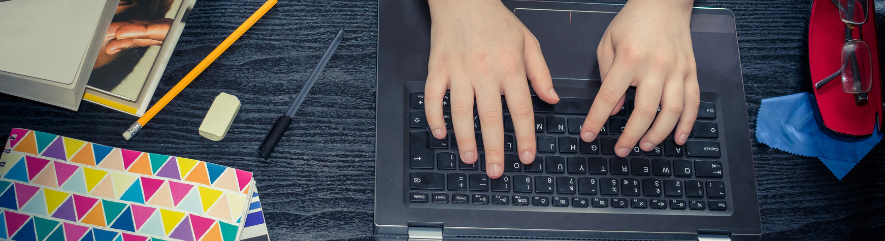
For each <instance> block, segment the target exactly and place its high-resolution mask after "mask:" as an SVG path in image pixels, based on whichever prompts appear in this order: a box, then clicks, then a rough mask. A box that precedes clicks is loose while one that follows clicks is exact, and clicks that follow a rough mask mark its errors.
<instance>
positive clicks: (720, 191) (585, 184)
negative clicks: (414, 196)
mask: <svg viewBox="0 0 885 241" xmlns="http://www.w3.org/2000/svg"><path fill="white" fill-rule="evenodd" d="M409 188H410V189H412V190H449V191H468V190H469V191H474V192H488V191H492V192H510V191H513V192H514V193H554V192H555V193H558V194H582V195H597V194H600V195H622V196H639V195H642V196H661V195H664V196H667V197H682V196H686V197H704V196H706V197H709V198H723V197H725V195H726V194H725V182H722V181H706V182H704V181H700V180H685V181H682V180H670V179H664V180H660V179H655V178H644V179H638V178H620V179H618V178H613V177H602V178H598V179H597V178H594V177H565V176H560V177H552V176H528V175H514V176H512V177H511V176H510V175H503V176H501V177H500V178H498V179H490V178H489V177H488V176H487V175H485V174H470V175H468V174H464V173H449V174H448V175H446V174H442V173H435V172H412V173H410V174H409Z"/></svg>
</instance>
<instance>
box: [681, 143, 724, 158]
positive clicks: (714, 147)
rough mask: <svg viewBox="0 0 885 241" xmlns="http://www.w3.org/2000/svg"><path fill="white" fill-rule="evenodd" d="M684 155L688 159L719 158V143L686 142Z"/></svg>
mask: <svg viewBox="0 0 885 241" xmlns="http://www.w3.org/2000/svg"><path fill="white" fill-rule="evenodd" d="M685 155H686V156H689V157H720V156H721V154H720V153H719V142H715V141H688V142H685Z"/></svg>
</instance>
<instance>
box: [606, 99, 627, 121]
mask: <svg viewBox="0 0 885 241" xmlns="http://www.w3.org/2000/svg"><path fill="white" fill-rule="evenodd" d="M626 99H627V94H624V95H621V100H619V101H618V104H617V105H615V108H614V109H612V113H611V114H609V116H613V115H617V114H618V112H621V109H623V108H624V101H625V100H626Z"/></svg>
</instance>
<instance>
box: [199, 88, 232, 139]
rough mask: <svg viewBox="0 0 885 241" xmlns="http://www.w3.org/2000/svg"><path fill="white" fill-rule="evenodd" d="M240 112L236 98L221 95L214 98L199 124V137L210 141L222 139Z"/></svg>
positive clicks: (225, 94)
mask: <svg viewBox="0 0 885 241" xmlns="http://www.w3.org/2000/svg"><path fill="white" fill-rule="evenodd" d="M239 111H240V100H239V99H237V97H236V96H233V95H230V94H227V93H223V92H222V93H221V94H219V95H218V96H217V97H215V101H213V102H212V106H211V107H209V112H208V113H206V118H203V123H202V124H200V135H201V136H203V137H206V139H209V140H212V141H220V140H221V139H224V136H225V135H226V134H227V130H228V129H230V125H231V124H232V123H233V122H234V118H236V117H237V113H238V112H239Z"/></svg>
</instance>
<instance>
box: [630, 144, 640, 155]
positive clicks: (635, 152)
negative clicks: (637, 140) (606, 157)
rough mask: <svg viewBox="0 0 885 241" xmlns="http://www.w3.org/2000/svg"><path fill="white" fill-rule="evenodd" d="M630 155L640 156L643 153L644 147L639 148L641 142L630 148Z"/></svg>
mask: <svg viewBox="0 0 885 241" xmlns="http://www.w3.org/2000/svg"><path fill="white" fill-rule="evenodd" d="M627 155H628V156H639V155H642V148H639V144H637V145H636V146H634V147H633V149H630V152H628V153H627Z"/></svg>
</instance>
